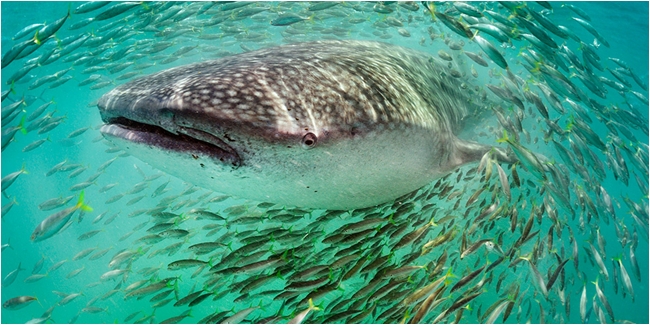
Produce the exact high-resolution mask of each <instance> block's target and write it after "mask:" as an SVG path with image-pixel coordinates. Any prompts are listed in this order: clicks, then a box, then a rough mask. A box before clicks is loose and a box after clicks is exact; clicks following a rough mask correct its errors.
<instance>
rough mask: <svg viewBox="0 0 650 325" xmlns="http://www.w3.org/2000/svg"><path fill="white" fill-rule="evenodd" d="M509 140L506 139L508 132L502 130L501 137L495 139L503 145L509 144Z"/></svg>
mask: <svg viewBox="0 0 650 325" xmlns="http://www.w3.org/2000/svg"><path fill="white" fill-rule="evenodd" d="M510 141H512V140H510V138H508V131H506V130H503V137H501V138H499V139H497V143H504V142H510Z"/></svg>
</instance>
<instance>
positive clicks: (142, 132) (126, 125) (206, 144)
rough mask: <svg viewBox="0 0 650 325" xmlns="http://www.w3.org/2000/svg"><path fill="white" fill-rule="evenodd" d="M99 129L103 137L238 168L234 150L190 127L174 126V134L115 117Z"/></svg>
mask: <svg viewBox="0 0 650 325" xmlns="http://www.w3.org/2000/svg"><path fill="white" fill-rule="evenodd" d="M105 122H106V124H105V125H103V126H102V128H101V130H100V131H101V133H102V134H104V135H108V136H112V137H116V138H120V139H123V140H126V141H129V142H133V143H139V144H146V145H149V146H152V147H157V148H160V149H164V150H169V151H174V152H183V153H188V154H191V155H192V157H193V158H194V159H198V158H199V157H200V156H207V157H209V158H211V159H213V160H215V161H218V162H220V163H222V164H228V165H231V166H233V167H239V166H241V163H242V161H241V158H240V157H239V155H238V154H237V151H236V150H235V149H234V148H233V147H231V146H229V145H228V144H227V143H225V142H224V141H223V140H221V139H219V138H218V137H216V136H214V135H212V134H210V133H207V132H204V131H201V130H197V129H193V128H188V127H182V126H177V127H176V128H175V130H174V131H175V132H171V131H168V130H166V129H164V128H162V127H159V126H156V125H151V124H146V123H142V122H137V121H134V120H130V119H128V118H125V117H116V118H112V119H110V120H108V121H105Z"/></svg>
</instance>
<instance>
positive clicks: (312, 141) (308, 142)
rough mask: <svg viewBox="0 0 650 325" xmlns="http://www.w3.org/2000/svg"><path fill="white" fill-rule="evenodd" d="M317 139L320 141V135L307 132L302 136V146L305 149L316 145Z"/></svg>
mask: <svg viewBox="0 0 650 325" xmlns="http://www.w3.org/2000/svg"><path fill="white" fill-rule="evenodd" d="M316 141H318V137H316V135H315V134H313V133H311V132H309V133H307V134H305V136H304V137H302V147H303V148H305V149H311V148H313V147H315V146H316Z"/></svg>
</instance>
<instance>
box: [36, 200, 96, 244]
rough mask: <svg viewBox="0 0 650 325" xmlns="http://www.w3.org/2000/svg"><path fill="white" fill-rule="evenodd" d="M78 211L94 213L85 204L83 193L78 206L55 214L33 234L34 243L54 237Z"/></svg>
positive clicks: (44, 221) (43, 222)
mask: <svg viewBox="0 0 650 325" xmlns="http://www.w3.org/2000/svg"><path fill="white" fill-rule="evenodd" d="M77 210H82V211H88V212H90V211H92V208H91V207H90V206H88V205H86V204H84V192H83V191H81V194H80V195H79V200H78V201H77V204H76V205H75V206H73V207H71V208H67V209H64V210H61V211H59V212H57V213H54V214H52V215H50V216H48V217H47V218H45V220H43V221H42V222H41V223H40V224H39V225H38V226H37V227H36V229H34V232H33V233H32V236H31V240H32V241H42V240H45V239H47V238H50V237H52V236H54V235H55V234H56V233H58V232H59V230H61V228H63V226H64V225H65V224H66V223H67V222H68V221H69V220H70V218H71V217H72V215H73V214H74V212H76V211H77Z"/></svg>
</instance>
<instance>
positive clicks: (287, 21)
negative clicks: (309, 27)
mask: <svg viewBox="0 0 650 325" xmlns="http://www.w3.org/2000/svg"><path fill="white" fill-rule="evenodd" d="M307 19H309V18H304V17H301V16H299V15H297V14H294V13H286V14H282V15H280V16H278V18H275V19H273V20H271V25H273V26H289V25H293V24H295V23H299V22H301V21H304V20H307Z"/></svg>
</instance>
